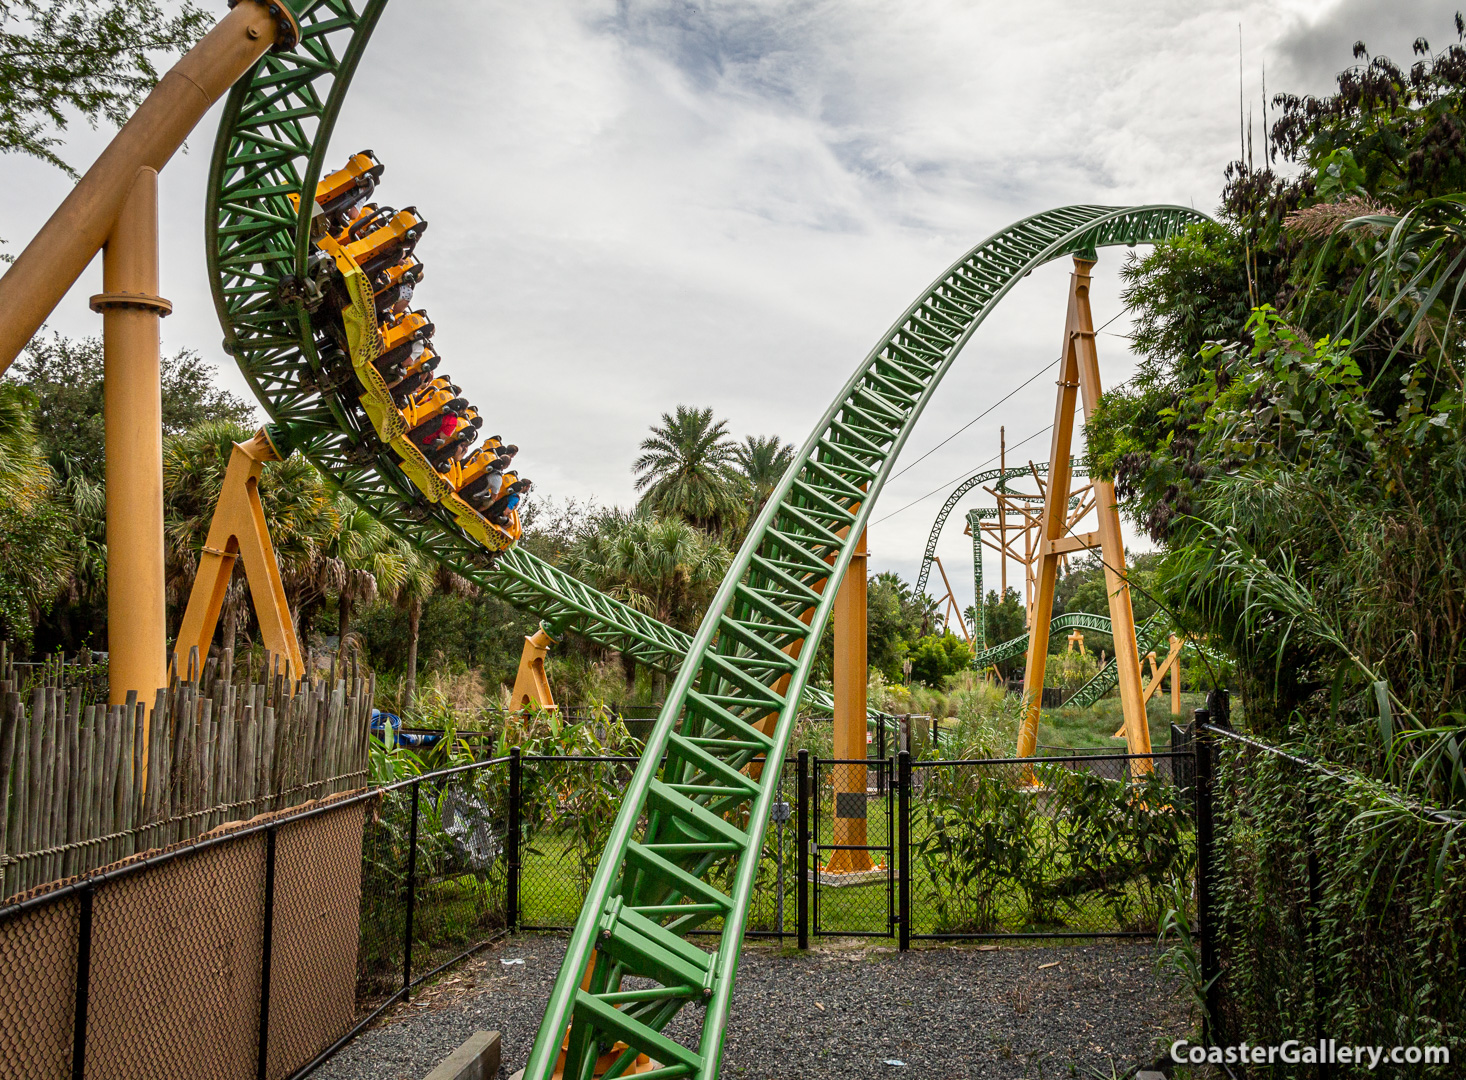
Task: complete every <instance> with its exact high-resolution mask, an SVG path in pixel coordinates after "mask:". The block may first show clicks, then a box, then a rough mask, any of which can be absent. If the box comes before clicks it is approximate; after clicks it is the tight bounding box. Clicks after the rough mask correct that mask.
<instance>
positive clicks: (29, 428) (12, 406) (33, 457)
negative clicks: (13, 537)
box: [0, 382, 52, 510]
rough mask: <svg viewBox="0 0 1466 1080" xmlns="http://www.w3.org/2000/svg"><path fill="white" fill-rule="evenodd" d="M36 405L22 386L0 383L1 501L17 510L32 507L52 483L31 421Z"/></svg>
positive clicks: (30, 394)
mask: <svg viewBox="0 0 1466 1080" xmlns="http://www.w3.org/2000/svg"><path fill="white" fill-rule="evenodd" d="M35 401H36V399H35V395H34V394H32V393H31V392H30V391H29V390H27V389H26V388H25V387H24V386H21V385H20V384H19V383H15V382H3V383H0V500H4V501H5V503H6V504H8V505H9V506H10V507H11V508H13V509H15V510H26V509H29V508H30V507H31V506H33V505H34V504H35V502H36V501H37V500H39V499H40V498H42V497H43V496H44V494H45V489H46V487H47V486H48V485H49V484H50V483H51V480H52V476H51V469H50V467H49V466H48V465H47V464H46V456H45V454H43V453H42V452H41V445H40V441H39V440H38V439H37V437H36V426H35V423H34V422H33V421H32V419H31V414H32V411H33V409H34V408H35Z"/></svg>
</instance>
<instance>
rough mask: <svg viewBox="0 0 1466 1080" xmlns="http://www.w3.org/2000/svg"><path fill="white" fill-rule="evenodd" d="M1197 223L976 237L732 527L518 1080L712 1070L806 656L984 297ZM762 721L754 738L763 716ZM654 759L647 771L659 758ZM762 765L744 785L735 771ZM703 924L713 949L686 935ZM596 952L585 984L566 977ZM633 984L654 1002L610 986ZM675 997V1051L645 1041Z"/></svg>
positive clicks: (1060, 215)
mask: <svg viewBox="0 0 1466 1080" xmlns="http://www.w3.org/2000/svg"><path fill="white" fill-rule="evenodd" d="M1198 220H1202V216H1201V215H1200V214H1197V213H1195V212H1194V211H1192V210H1188V209H1185V208H1182V207H1173V206H1157V207H1140V208H1134V209H1120V208H1114V207H1103V206H1074V207H1065V208H1063V209H1060V210H1054V211H1050V212H1048V213H1045V214H1039V215H1037V216H1035V217H1031V218H1028V219H1026V220H1024V221H1021V222H1019V223H1018V224H1016V225H1013V226H1011V227H1010V228H1008V229H1005V230H1003V231H1002V232H1000V233H997V234H996V235H994V236H992V237H990V238H988V239H987V240H985V241H983V243H981V244H979V245H978V246H977V247H976V248H974V249H973V250H972V251H970V252H969V253H968V254H967V255H965V256H964V257H963V258H962V259H960V260H959V261H958V262H957V263H955V264H954V265H953V266H952V267H951V268H950V269H948V271H947V272H946V273H945V274H943V275H942V276H941V277H940V278H939V279H938V280H937V281H936V282H935V283H934V284H933V285H932V286H931V287H930V288H929V289H927V290H926V292H924V293H923V294H922V295H921V296H920V297H919V298H918V299H917V301H916V302H915V303H914V304H912V305H911V307H910V308H908V309H907V310H906V312H905V313H904V314H903V315H902V316H901V318H900V319H899V320H898V321H897V322H896V324H895V326H893V327H892V328H891V330H890V332H889V333H888V334H887V335H886V336H885V338H884V339H883V340H882V341H881V342H880V343H879V344H878V345H877V346H876V348H875V349H874V350H872V351H871V353H870V354H869V355H868V356H867V357H866V359H865V360H864V362H863V363H862V364H861V365H860V367H859V368H858V369H857V370H856V372H855V374H854V375H853V376H852V378H851V379H850V381H849V382H848V383H847V384H846V385H845V387H844V389H843V390H842V391H841V392H840V394H839V396H838V397H837V398H836V399H835V402H834V404H833V405H832V406H831V407H830V409H829V411H828V412H826V414H825V416H824V418H823V419H822V420H821V421H820V423H819V425H818V426H817V427H816V429H815V431H814V433H813V434H812V435H811V436H810V437H809V439H808V441H806V443H805V444H804V446H803V448H802V449H801V450H800V453H799V456H798V458H797V459H796V460H795V462H794V463H793V464H792V465H791V466H790V468H789V470H788V472H787V473H786V474H785V475H784V478H783V480H782V481H781V482H780V484H779V486H778V487H777V488H776V489H775V491H774V493H773V495H772V496H771V497H770V499H769V502H768V504H767V505H766V506H765V508H764V510H763V512H762V513H761V514H760V515H759V519H758V521H757V522H756V523H755V524H754V527H753V528H752V529H751V530H750V532H749V536H748V539H747V540H746V541H745V543H744V545H743V547H742V548H741V549H740V551H739V553H738V555H737V557H736V558H735V560H734V563H733V566H732V568H731V569H730V571H729V573H728V576H727V578H726V579H725V580H724V582H723V585H722V587H721V589H720V590H719V592H718V595H717V597H716V598H715V599H714V601H713V604H712V606H711V608H710V609H709V611H708V614H707V616H706V617H705V618H704V619H703V623H702V625H701V627H700V628H699V629H698V632H697V635H696V637H695V638H694V640H693V645H692V650H691V652H690V653H689V654H688V657H687V660H686V662H685V663H684V664H683V665H682V668H681V670H680V671H679V673H678V676H677V679H676V680H675V682H674V683H673V686H672V689H671V692H670V693H669V695H668V698H667V702H666V705H665V707H664V708H663V710H662V714H661V717H660V718H659V720H658V722H657V725H656V727H655V729H654V730H653V733H652V735H651V737H650V739H649V741H648V743H647V749H646V754H645V755H644V757H643V758H642V761H641V764H640V765H639V766H638V768H637V770H636V773H635V775H634V777H633V779H632V781H631V784H630V785H629V787H628V790H627V793H626V797H625V799H624V801H623V803H622V807H621V811H620V813H619V814H618V816H617V819H616V822H615V824H614V826H613V828H612V832H611V838H610V841H609V842H608V844H607V846H606V849H605V852H604V854H603V856H602V859H601V862H600V865H599V866H598V868H597V870H596V874H595V877H594V879H593V881H592V882H591V886H590V889H589V892H588V895H587V899H586V902H585V906H584V908H583V909H582V911H581V914H580V918H579V921H578V922H577V924H576V928H575V931H574V933H573V935H572V937H571V939H570V944H569V948H568V949H567V952H566V956H565V962H564V966H563V967H562V968H561V971H560V974H559V977H558V978H557V980H556V983H555V988H554V991H553V993H552V995H551V999H550V1004H549V1007H548V1009H547V1010H546V1013H545V1019H544V1022H543V1025H542V1026H541V1028H540V1032H539V1036H538V1038H537V1039H536V1041H535V1046H534V1050H533V1052H532V1054H531V1056H530V1060H529V1063H528V1065H527V1067H526V1069H525V1077H526V1080H549V1077H550V1076H551V1074H552V1072H553V1070H554V1066H555V1060H556V1056H557V1054H558V1052H559V1049H560V1046H561V1042H562V1039H563V1038H564V1036H565V1034H566V1031H567V1029H569V1032H570V1039H569V1050H568V1054H567V1059H566V1063H565V1076H566V1077H574V1078H576V1080H588V1078H589V1077H590V1074H591V1071H592V1069H593V1067H594V1064H595V1059H596V1056H597V1054H598V1053H600V1052H603V1051H606V1050H608V1049H610V1048H611V1047H612V1045H613V1044H614V1043H616V1042H618V1041H619V1042H624V1043H626V1044H628V1045H629V1047H630V1048H631V1049H630V1050H628V1051H626V1052H625V1053H624V1054H622V1055H620V1059H619V1060H618V1062H617V1063H616V1065H615V1066H614V1067H613V1073H612V1074H608V1075H615V1074H618V1073H619V1071H620V1070H624V1069H626V1068H627V1067H629V1065H630V1063H631V1061H632V1060H633V1058H634V1056H635V1052H644V1053H646V1054H647V1055H649V1056H650V1057H652V1058H653V1059H654V1060H657V1061H659V1062H661V1063H662V1065H663V1069H662V1070H660V1071H659V1072H658V1073H657V1074H656V1075H659V1076H667V1077H672V1076H699V1077H704V1078H709V1080H710V1078H712V1077H715V1076H717V1074H718V1068H719V1063H720V1059H721V1055H722V1044H723V1032H724V1029H725V1027H726V1024H727V1020H728V1008H729V1003H730V1001H731V998H732V993H733V983H734V979H735V976H736V973H737V967H738V956H739V949H740V947H741V943H742V930H743V926H744V922H745V919H746V916H747V913H748V906H749V903H750V899H751V896H752V891H753V883H754V879H755V876H756V874H757V870H758V861H759V859H758V854H759V852H760V850H761V845H762V842H763V832H764V827H765V823H766V821H767V819H768V815H769V808H770V805H771V804H772V802H773V799H774V796H775V792H776V788H777V783H778V776H779V770H780V767H781V765H782V763H783V758H784V750H785V746H786V744H787V742H788V738H789V734H790V731H791V729H792V726H793V721H794V717H795V714H796V712H797V704H798V700H799V696H800V693H801V692H802V690H803V688H804V684H805V682H806V680H807V679H808V678H809V672H810V668H811V667H812V665H813V660H814V652H815V650H814V649H813V648H809V649H806V648H805V647H804V646H805V645H806V644H807V643H808V642H809V641H810V640H811V639H813V640H818V638H819V635H820V633H821V631H822V630H823V629H824V626H825V623H826V622H827V620H828V618H829V615H830V611H831V609H832V607H833V603H834V598H835V593H836V591H837V589H836V586H837V585H838V583H839V581H840V579H841V577H842V576H843V575H844V573H845V570H846V567H847V566H848V565H849V562H850V557H851V552H852V550H853V547H854V544H855V540H856V538H857V537H858V536H859V535H860V533H861V531H862V530H863V529H864V528H865V525H866V520H867V518H868V517H869V514H870V510H871V505H872V503H873V502H874V500H875V498H876V496H877V495H878V494H879V492H880V489H881V486H882V484H883V483H884V482H885V480H886V477H887V476H888V475H889V473H890V471H891V469H892V467H893V465H894V463H895V460H896V456H897V454H898V453H899V451H900V449H901V447H902V445H903V444H904V443H905V441H906V439H907V437H908V436H909V435H910V433H911V430H912V427H913V425H914V424H915V422H916V420H917V418H918V417H919V416H920V414H921V411H922V409H923V408H924V407H925V405H926V403H927V401H928V400H930V398H931V395H932V394H933V393H934V392H935V391H936V387H937V384H938V383H939V382H940V381H941V378H942V376H943V375H944V374H945V373H946V371H947V369H948V368H949V367H950V366H951V364H952V362H953V361H954V360H955V358H956V356H957V353H958V352H959V351H960V350H961V348H962V346H963V345H965V344H966V342H967V340H968V338H969V337H970V336H971V335H972V333H973V331H974V330H975V329H976V328H977V326H978V325H979V324H980V323H981V322H982V320H983V319H984V318H985V317H986V315H987V313H988V312H989V311H991V310H992V308H993V307H994V306H995V305H996V304H997V302H998V301H999V300H1000V299H1001V298H1002V297H1003V296H1004V295H1006V293H1007V292H1008V291H1009V289H1011V288H1012V287H1013V285H1014V284H1015V283H1016V282H1017V281H1019V280H1020V279H1021V278H1022V277H1023V276H1024V275H1025V274H1027V273H1028V272H1029V271H1030V270H1032V269H1033V268H1034V267H1036V266H1039V265H1042V264H1043V263H1045V262H1048V261H1049V260H1051V259H1055V258H1059V257H1061V256H1064V255H1068V254H1075V253H1092V252H1093V251H1094V249H1095V248H1097V247H1100V246H1106V245H1111V244H1122V243H1123V244H1136V243H1151V242H1154V241H1156V240H1158V239H1161V238H1163V237H1168V236H1171V235H1174V234H1175V233H1176V232H1178V231H1179V230H1180V229H1182V228H1183V227H1184V226H1185V225H1187V224H1189V223H1191V222H1193V221H1198ZM771 719H772V721H773V722H772V724H770V722H769V721H770V720H771ZM663 755H665V756H666V763H665V765H662V764H661V760H662V758H663ZM755 758H758V759H761V760H762V761H763V768H762V770H761V771H759V777H758V779H753V778H752V773H753V772H754V771H755V770H748V771H745V769H746V768H747V766H748V765H749V764H750V763H751V762H753V761H754V759H755ZM713 919H719V920H721V922H722V925H723V929H724V933H723V935H722V936H721V938H720V939H719V941H718V945H717V949H716V951H714V952H711V953H709V952H706V951H704V950H703V949H700V948H698V947H696V946H695V945H693V944H691V943H690V942H688V941H687V940H686V937H685V935H686V934H687V932H688V931H689V930H691V929H693V928H695V927H697V926H700V925H702V924H704V923H707V922H708V921H709V920H713ZM593 956H595V957H597V958H598V959H597V962H596V964H595V965H594V968H593V971H592V975H591V982H590V987H589V990H582V989H581V988H580V984H581V981H582V977H583V975H584V973H585V972H586V969H587V966H588V965H589V964H590V962H591V959H592V957H593ZM632 976H637V977H642V978H647V979H651V980H653V981H654V982H655V983H657V984H658V986H659V988H658V989H652V990H649V989H639V990H635V991H630V992H627V991H625V990H624V989H623V983H624V981H625V980H626V979H627V978H629V977H632ZM688 1002H698V1003H700V1004H701V1005H703V1006H704V1008H705V1012H704V1014H703V1017H702V1023H701V1025H700V1027H699V1035H698V1037H697V1038H696V1039H695V1040H693V1041H692V1042H690V1043H689V1044H680V1043H676V1042H673V1041H672V1040H669V1039H667V1038H666V1037H664V1036H663V1035H662V1034H661V1030H662V1029H663V1028H664V1027H665V1026H666V1024H667V1023H668V1021H670V1019H671V1018H672V1017H673V1016H674V1015H676V1013H677V1012H678V1011H679V1010H680V1009H681V1008H682V1007H683V1006H684V1005H686V1004H687V1003H688Z"/></svg>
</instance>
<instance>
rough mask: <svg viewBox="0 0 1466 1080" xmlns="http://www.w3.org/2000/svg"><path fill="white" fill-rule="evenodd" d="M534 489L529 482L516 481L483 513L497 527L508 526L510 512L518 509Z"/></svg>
mask: <svg viewBox="0 0 1466 1080" xmlns="http://www.w3.org/2000/svg"><path fill="white" fill-rule="evenodd" d="M533 487H534V484H532V483H531V482H530V481H528V480H516V481H515V482H514V483H513V484H511V485H509V489H508V490H507V491H505V492H504V494H502V495H500V496H499V497H498V498H497V499H495V500H494V501H493V502H491V503H489V505H488V506H487V507H485V508H484V509H483V510H482V511H481V512H482V514H483V515H484V517H486V518H488V519H489V520H490V521H492V522H493V523H494V524H495V525H507V524H508V523H509V511H511V510H514V509H516V508H517V507H518V506H519V504H520V503H521V502H523V501H524V496H526V495H528V494H529V493H530V490H531V489H532V488H533Z"/></svg>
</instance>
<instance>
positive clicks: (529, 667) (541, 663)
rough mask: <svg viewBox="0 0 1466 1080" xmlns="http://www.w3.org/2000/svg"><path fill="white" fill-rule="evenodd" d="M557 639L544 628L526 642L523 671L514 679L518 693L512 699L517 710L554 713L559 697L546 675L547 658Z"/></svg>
mask: <svg viewBox="0 0 1466 1080" xmlns="http://www.w3.org/2000/svg"><path fill="white" fill-rule="evenodd" d="M555 642H556V639H555V638H554V637H552V636H551V634H550V632H549V631H548V630H546V629H545V628H544V626H541V627H540V628H539V629H538V630H536V631H535V632H534V633H533V634H532V635H531V636H529V637H527V638H525V639H524V649H523V651H521V652H520V654H519V671H518V672H517V673H516V674H515V676H514V690H513V692H512V693H511V695H510V708H513V709H532V708H534V709H554V708H556V707H557V706H556V705H555V695H553V694H552V693H550V680H549V678H547V677H546V675H545V658H546V657H547V656H549V654H550V646H551V645H554V644H555Z"/></svg>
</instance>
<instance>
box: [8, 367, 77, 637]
mask: <svg viewBox="0 0 1466 1080" xmlns="http://www.w3.org/2000/svg"><path fill="white" fill-rule="evenodd" d="M34 405H35V399H34V397H33V396H32V395H31V393H30V392H29V391H28V390H26V389H25V388H24V387H22V386H18V385H16V384H15V383H13V382H8V381H7V382H0V624H3V633H4V634H5V636H6V637H8V638H9V639H10V640H11V641H12V642H14V643H15V644H16V645H18V646H19V647H21V648H22V649H25V648H27V647H28V646H29V645H30V643H31V640H32V633H33V627H34V625H35V622H36V619H37V618H38V617H39V616H40V615H41V614H42V613H44V612H45V611H46V610H48V609H49V608H50V606H51V604H52V602H53V601H54V600H55V599H56V597H57V596H58V594H60V593H61V592H62V590H63V589H65V587H66V585H67V583H68V582H69V581H70V578H71V573H72V570H73V568H74V567H75V564H76V558H75V550H74V547H73V545H72V544H71V543H70V539H69V537H70V531H71V521H70V518H69V515H68V514H67V512H66V504H65V500H64V499H61V498H58V492H57V488H56V483H55V478H54V477H53V476H52V473H51V469H50V468H49V466H48V465H47V464H46V459H45V456H44V454H43V453H42V452H41V447H40V444H39V441H38V439H37V438H36V430H35V425H34V423H33V420H32V410H33V408H34Z"/></svg>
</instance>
